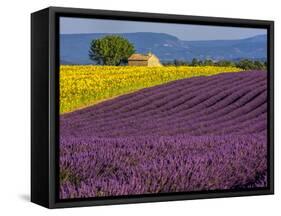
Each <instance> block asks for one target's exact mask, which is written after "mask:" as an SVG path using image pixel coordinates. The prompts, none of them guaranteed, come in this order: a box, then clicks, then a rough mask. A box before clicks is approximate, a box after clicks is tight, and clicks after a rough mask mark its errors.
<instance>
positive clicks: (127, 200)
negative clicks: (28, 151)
mask: <svg viewBox="0 0 281 216" xmlns="http://www.w3.org/2000/svg"><path fill="white" fill-rule="evenodd" d="M48 10H49V20H50V22H49V52H50V54H49V77H50V79H49V90H50V92H49V142H50V143H49V185H50V187H49V206H48V208H64V207H82V206H99V205H113V204H132V203H147V202H163V201H179V200H194V199H209V198H227V197H242V196H256V195H271V194H274V144H273V143H274V21H269V20H249V19H237V18H221V17H205V16H204V17H203V16H188V15H173V14H156V13H142V12H127V11H110V10H95V9H80V8H63V7H49V8H48ZM61 14H71V15H73V16H76V15H77V16H79V15H85V16H100V17H112V18H113V19H118V18H120V17H122V18H127V19H128V20H132V19H133V20H135V19H137V20H143V19H145V20H150V21H152V20H153V21H157V20H158V21H160V22H165V21H166V22H171V21H172V22H175V23H176V22H177V23H178V22H184V21H186V22H188V23H190V22H195V23H202V24H203V23H205V24H206V23H209V24H210V25H215V24H222V25H224V24H225V25H227V26H230V25H234V26H235V25H237V26H241V24H242V25H243V26H253V25H254V26H256V27H259V26H260V27H266V28H267V29H268V33H269V34H268V39H269V41H268V60H269V66H268V72H269V79H268V83H269V87H268V89H269V93H268V95H269V96H270V97H269V99H268V106H269V114H268V116H269V125H268V128H269V137H268V139H269V148H268V150H269V154H270V160H269V187H268V188H266V189H257V190H253V191H234V192H233V191H232V192H215V193H212V192H209V193H198V194H176V195H174V194H173V195H152V196H149V197H142V196H138V197H130V196H128V197H122V198H116V199H115V198H108V199H107V198H105V199H100V200H91V198H89V199H88V200H82V201H69V200H67V201H63V200H60V201H58V200H57V198H56V185H57V182H56V163H55V160H56V157H57V156H58V154H57V151H56V145H57V136H56V130H55V128H57V125H56V111H57V110H56V109H58V107H57V103H56V100H55V97H56V94H57V91H58V88H56V83H55V82H56V79H57V78H58V77H57V74H56V73H55V72H57V71H58V62H57V61H56V57H57V55H58V54H59V53H58V45H59V44H57V42H58V41H56V31H57V30H58V29H57V23H56V17H58V15H61ZM214 23H215V24H214Z"/></svg>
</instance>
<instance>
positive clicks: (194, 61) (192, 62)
mask: <svg viewBox="0 0 281 216" xmlns="http://www.w3.org/2000/svg"><path fill="white" fill-rule="evenodd" d="M198 64H199V61H198V60H197V59H196V58H193V59H192V61H191V66H198Z"/></svg>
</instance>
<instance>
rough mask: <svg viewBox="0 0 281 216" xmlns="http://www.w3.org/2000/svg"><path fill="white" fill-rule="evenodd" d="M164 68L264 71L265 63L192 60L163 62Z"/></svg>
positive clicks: (249, 60)
mask: <svg viewBox="0 0 281 216" xmlns="http://www.w3.org/2000/svg"><path fill="white" fill-rule="evenodd" d="M163 65H165V66H221V67H239V68H241V69H244V70H266V69H267V62H266V61H259V60H251V59H241V60H239V61H230V60H219V61H213V60H210V59H206V60H200V59H197V58H193V59H192V61H185V60H177V59H175V60H174V61H170V62H163Z"/></svg>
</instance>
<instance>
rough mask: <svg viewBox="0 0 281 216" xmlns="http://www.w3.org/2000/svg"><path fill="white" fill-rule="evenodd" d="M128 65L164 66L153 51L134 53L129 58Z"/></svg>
mask: <svg viewBox="0 0 281 216" xmlns="http://www.w3.org/2000/svg"><path fill="white" fill-rule="evenodd" d="M128 65H129V66H148V67H155V66H162V64H161V62H160V60H159V59H158V58H157V56H156V55H154V54H152V53H148V54H146V55H145V54H139V53H134V54H133V55H131V56H130V57H129V58H128Z"/></svg>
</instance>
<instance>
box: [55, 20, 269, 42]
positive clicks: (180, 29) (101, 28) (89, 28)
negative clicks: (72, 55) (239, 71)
mask: <svg viewBox="0 0 281 216" xmlns="http://www.w3.org/2000/svg"><path fill="white" fill-rule="evenodd" d="M129 32H157V33H167V34H170V35H174V36H176V37H178V38H179V39H182V40H220V39H226V40H228V39H241V38H248V37H252V36H255V35H260V34H266V29H254V28H240V27H221V26H202V25H188V24H170V23H153V22H138V21H119V20H104V19H103V20H102V19H89V18H70V17H61V18H60V33H61V34H79V33H129Z"/></svg>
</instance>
